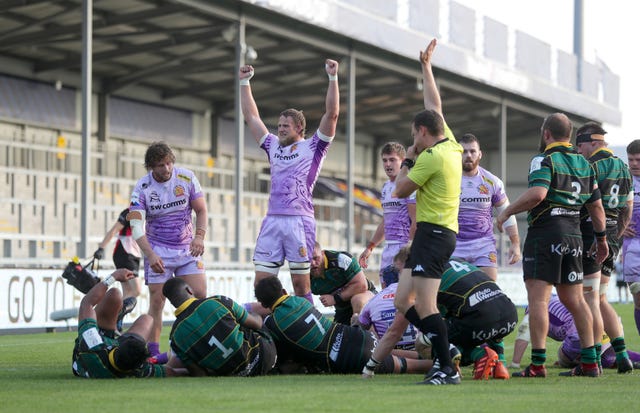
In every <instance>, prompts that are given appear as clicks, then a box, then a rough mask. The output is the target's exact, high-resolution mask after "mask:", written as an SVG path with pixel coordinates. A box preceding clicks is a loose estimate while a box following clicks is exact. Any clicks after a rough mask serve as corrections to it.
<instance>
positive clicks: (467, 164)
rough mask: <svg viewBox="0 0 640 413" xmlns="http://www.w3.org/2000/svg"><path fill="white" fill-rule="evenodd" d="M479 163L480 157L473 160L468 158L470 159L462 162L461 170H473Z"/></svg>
mask: <svg viewBox="0 0 640 413" xmlns="http://www.w3.org/2000/svg"><path fill="white" fill-rule="evenodd" d="M479 164H480V159H477V160H475V161H472V160H470V161H465V162H462V170H463V171H465V172H471V171H474V170H475V169H476V168H477V167H478V165H479Z"/></svg>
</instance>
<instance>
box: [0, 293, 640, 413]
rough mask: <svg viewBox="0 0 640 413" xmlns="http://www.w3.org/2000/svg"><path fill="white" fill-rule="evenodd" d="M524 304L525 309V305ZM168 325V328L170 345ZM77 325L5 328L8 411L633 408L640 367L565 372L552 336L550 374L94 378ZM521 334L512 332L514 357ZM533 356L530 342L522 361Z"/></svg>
mask: <svg viewBox="0 0 640 413" xmlns="http://www.w3.org/2000/svg"><path fill="white" fill-rule="evenodd" d="M616 309H617V310H618V313H619V314H620V315H621V316H622V318H623V322H624V324H625V326H626V339H627V343H628V347H629V348H630V349H632V350H636V351H640V337H639V336H638V333H637V331H636V329H635V324H634V322H633V306H632V305H631V304H621V305H616ZM521 312H522V311H521ZM168 331H169V327H165V328H164V330H163V338H162V339H163V342H162V347H163V350H165V349H166V346H167V334H168ZM75 335H76V333H75V332H57V333H43V334H25V335H2V336H0V412H38V413H40V412H46V413H49V412H61V413H72V412H124V413H130V412H131V413H133V412H135V413H140V412H176V413H178V412H212V413H213V412H225V413H227V412H241V413H245V412H246V413H250V412H251V413H263V412H292V413H293V412H295V413H298V412H302V413H310V412H329V413H333V412H358V413H369V412H388V413H396V412H423V413H425V412H464V413H470V412H548V413H552V412H563V411H564V412H579V413H586V412H616V413H619V412H635V411H637V410H638V408H637V404H638V388H639V386H640V372H637V373H634V374H631V375H618V374H616V372H615V370H606V371H605V374H604V376H603V377H600V378H595V379H594V378H583V377H574V378H571V377H558V375H557V373H559V372H560V371H564V370H562V369H558V368H554V367H551V365H552V364H553V362H554V361H555V359H556V357H555V352H556V350H557V347H558V345H557V343H555V342H552V341H550V340H549V341H548V361H549V362H548V364H547V366H548V372H549V377H548V378H546V379H511V380H507V381H498V380H489V381H484V382H481V381H474V380H471V378H470V377H471V373H472V370H471V368H470V367H467V368H464V369H463V381H462V384H460V385H459V386H441V387H431V386H417V385H415V383H416V382H418V381H420V380H421V376H419V375H393V376H382V375H377V376H375V377H374V378H373V379H372V380H363V379H361V378H360V377H359V376H358V375H350V376H343V375H319V376H268V377H257V378H215V377H207V378H190V377H184V378H170V379H122V380H87V379H80V378H76V377H74V376H73V374H72V373H71V351H72V348H73V340H74V338H75ZM513 340H514V335H513V334H512V335H511V336H510V337H508V339H507V340H506V341H505V347H506V355H507V360H509V361H510V360H511V354H512V351H513ZM528 362H529V352H528V351H527V353H526V355H525V357H524V359H523V361H522V364H523V365H526V363H528Z"/></svg>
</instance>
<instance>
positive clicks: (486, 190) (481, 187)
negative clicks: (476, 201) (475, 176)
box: [478, 184, 489, 195]
mask: <svg viewBox="0 0 640 413" xmlns="http://www.w3.org/2000/svg"><path fill="white" fill-rule="evenodd" d="M478 193H480V194H482V195H488V194H489V188H488V187H487V186H486V185H485V184H480V185H478Z"/></svg>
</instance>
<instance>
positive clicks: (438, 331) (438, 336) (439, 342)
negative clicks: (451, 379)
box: [407, 311, 455, 374]
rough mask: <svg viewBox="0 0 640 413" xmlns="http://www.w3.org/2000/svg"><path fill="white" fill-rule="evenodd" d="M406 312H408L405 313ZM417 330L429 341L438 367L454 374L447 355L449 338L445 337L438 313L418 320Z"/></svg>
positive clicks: (449, 355) (453, 368)
mask: <svg viewBox="0 0 640 413" xmlns="http://www.w3.org/2000/svg"><path fill="white" fill-rule="evenodd" d="M407 312H408V311H407ZM419 329H420V331H422V332H423V333H424V334H427V337H429V339H430V340H431V345H432V346H433V351H434V352H435V354H436V357H438V360H440V366H442V367H445V368H446V367H449V368H450V369H452V370H453V371H447V370H445V369H444V368H443V369H442V370H443V371H444V372H445V373H447V374H449V373H452V372H455V367H454V366H453V362H452V361H451V354H450V353H449V337H448V335H447V325H446V324H445V323H444V320H443V318H442V316H441V315H440V314H439V313H436V314H431V315H430V316H427V317H425V318H423V319H422V320H420V324H419Z"/></svg>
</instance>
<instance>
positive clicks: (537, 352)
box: [531, 348, 547, 366]
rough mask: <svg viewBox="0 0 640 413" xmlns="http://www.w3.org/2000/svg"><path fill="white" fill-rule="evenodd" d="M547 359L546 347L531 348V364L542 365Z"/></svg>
mask: <svg viewBox="0 0 640 413" xmlns="http://www.w3.org/2000/svg"><path fill="white" fill-rule="evenodd" d="M546 361H547V349H546V348H533V349H531V364H533V365H534V366H544V363H545V362H546Z"/></svg>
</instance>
